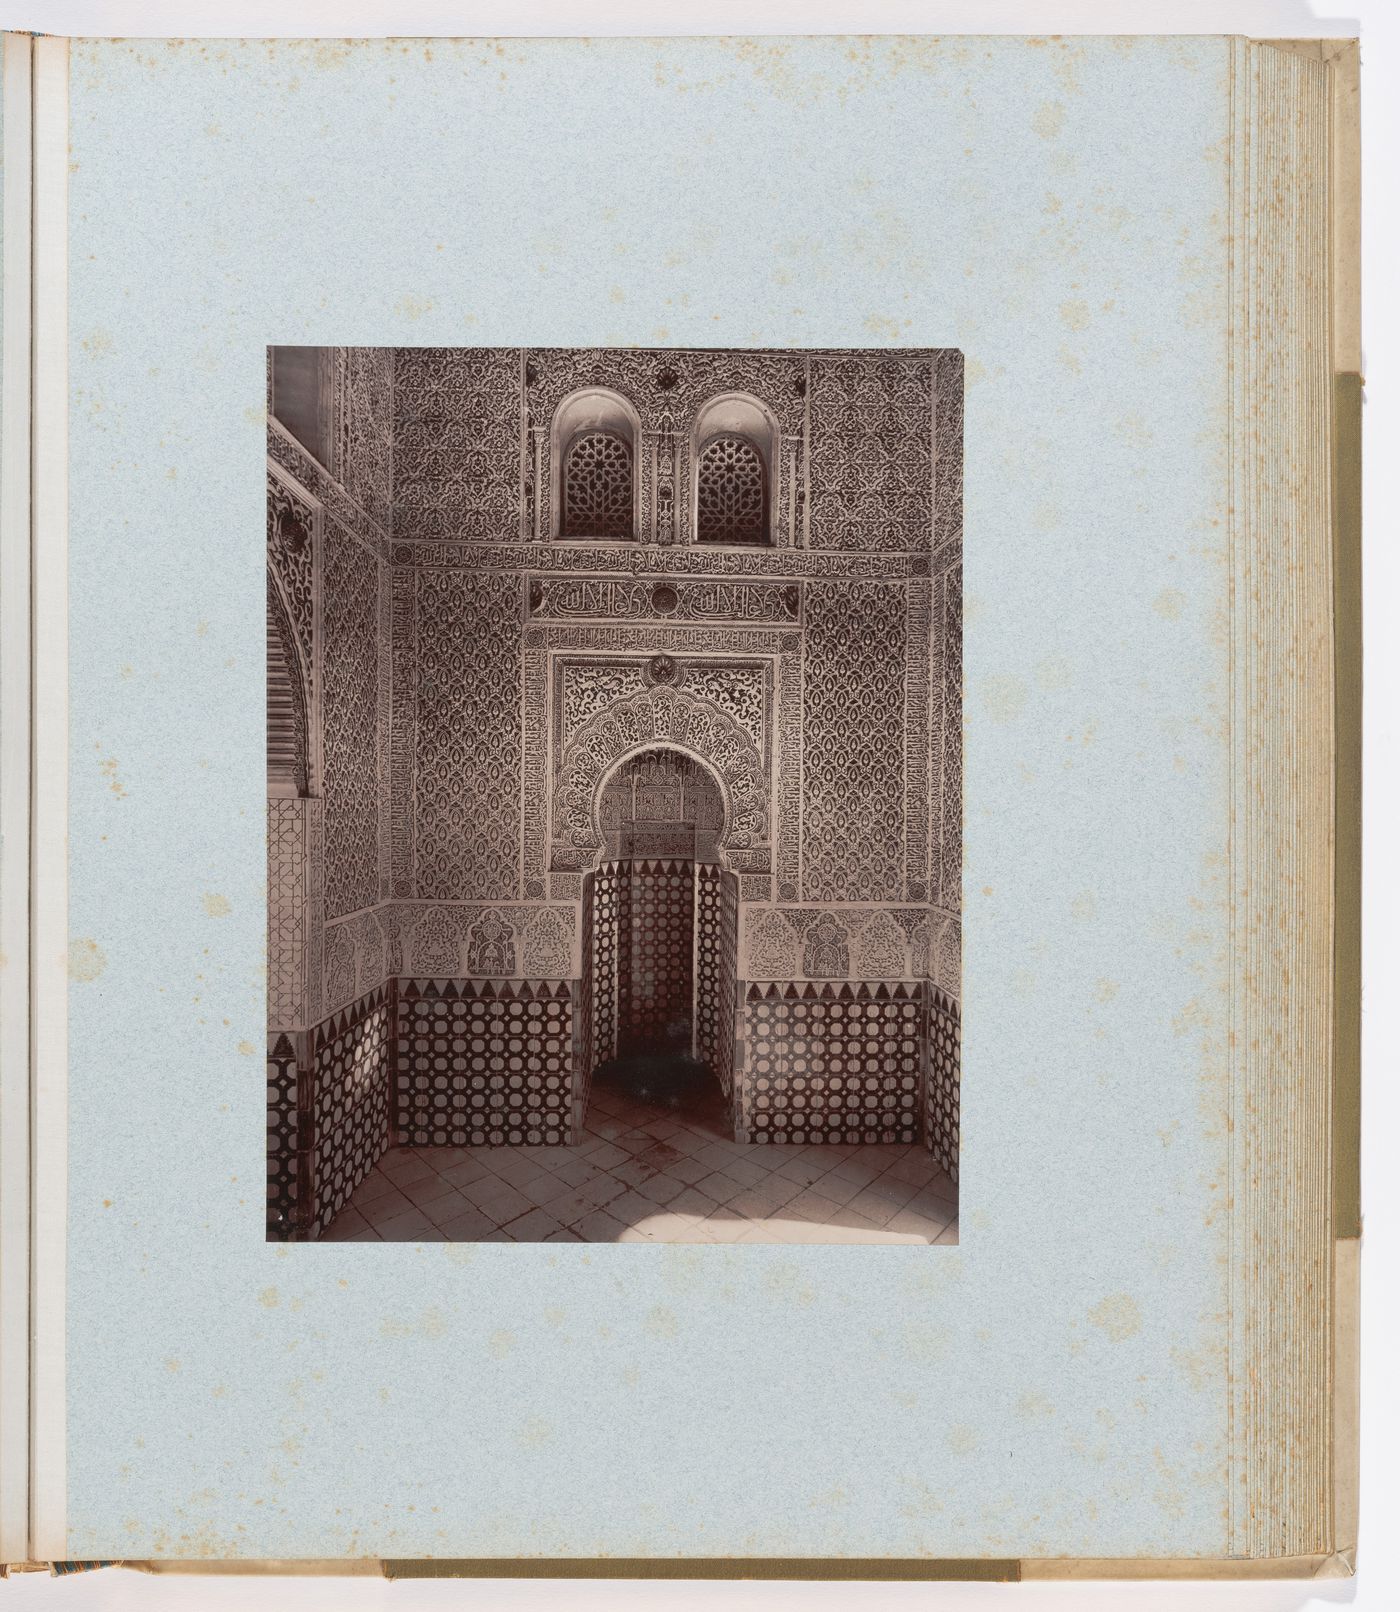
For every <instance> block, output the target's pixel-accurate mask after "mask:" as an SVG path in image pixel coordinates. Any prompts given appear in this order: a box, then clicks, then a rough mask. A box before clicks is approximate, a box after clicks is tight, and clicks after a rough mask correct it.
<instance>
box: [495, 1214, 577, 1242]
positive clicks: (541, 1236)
mask: <svg viewBox="0 0 1400 1612" xmlns="http://www.w3.org/2000/svg"><path fill="white" fill-rule="evenodd" d="M502 1230H503V1231H508V1232H509V1233H510V1235H511V1236H512V1237H513V1238H514V1239H515V1240H516V1242H518V1243H542V1242H543V1241H544V1240H545V1238H546V1237H548V1236H549V1234H550V1232H552V1231H563V1230H564V1227H563V1226H562V1225H561V1224H560V1222H559V1221H557V1220H556V1219H555V1218H554V1216H553V1215H552V1214H550V1213H549V1212H548V1210H545V1209H531V1210H530V1211H529V1213H528V1214H523V1215H519V1216H517V1218H516V1219H514V1220H508V1221H506V1223H505V1225H504V1226H503V1227H502Z"/></svg>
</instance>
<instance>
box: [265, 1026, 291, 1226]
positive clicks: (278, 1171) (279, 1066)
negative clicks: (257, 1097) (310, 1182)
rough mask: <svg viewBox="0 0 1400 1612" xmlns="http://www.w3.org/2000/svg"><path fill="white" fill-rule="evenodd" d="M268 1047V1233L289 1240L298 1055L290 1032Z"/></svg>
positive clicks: (273, 1040) (271, 1041)
mask: <svg viewBox="0 0 1400 1612" xmlns="http://www.w3.org/2000/svg"><path fill="white" fill-rule="evenodd" d="M268 1042H269V1045H268V1049H267V1235H268V1237H269V1239H270V1240H272V1241H274V1242H287V1241H288V1240H289V1239H290V1238H291V1236H292V1234H293V1232H294V1231H295V1229H296V1210H297V1055H296V1048H295V1047H294V1046H293V1044H292V1039H291V1037H290V1036H288V1035H285V1034H282V1033H280V1032H279V1033H277V1034H275V1035H272V1036H269V1038H268Z"/></svg>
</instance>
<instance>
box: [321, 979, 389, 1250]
mask: <svg viewBox="0 0 1400 1612" xmlns="http://www.w3.org/2000/svg"><path fill="white" fill-rule="evenodd" d="M391 1003H392V992H391V990H390V989H389V988H387V987H385V986H383V985H381V986H378V987H377V988H376V989H375V990H373V991H369V992H367V993H366V994H365V995H364V996H362V997H360V998H359V1000H358V1001H356V1002H354V1003H352V1004H351V1005H350V1006H349V1007H348V1008H346V1009H344V1010H343V1011H342V1012H340V1013H337V1014H335V1015H334V1016H333V1017H331V1018H329V1019H327V1020H326V1021H325V1023H324V1024H321V1025H319V1026H318V1027H317V1029H316V1030H315V1031H314V1032H313V1034H312V1042H311V1045H312V1058H313V1063H312V1098H311V1105H310V1107H311V1121H312V1133H311V1136H310V1137H309V1138H306V1139H305V1145H306V1146H307V1147H308V1149H309V1152H310V1180H311V1182H312V1184H313V1194H312V1203H311V1205H310V1206H309V1208H310V1214H309V1217H308V1218H309V1223H310V1226H311V1230H312V1233H313V1235H316V1236H319V1235H320V1233H321V1232H322V1231H324V1230H325V1228H326V1227H327V1226H328V1225H330V1223H331V1221H332V1220H333V1219H334V1218H335V1216H336V1215H337V1214H338V1213H339V1211H340V1209H341V1207H342V1205H343V1204H344V1203H345V1201H346V1200H347V1199H348V1198H349V1196H350V1194H351V1193H352V1192H354V1190H355V1188H356V1187H357V1186H359V1184H360V1182H361V1181H363V1180H364V1178H365V1176H366V1175H367V1174H368V1173H369V1172H370V1170H372V1169H373V1168H374V1166H375V1164H376V1163H377V1162H378V1160H379V1156H380V1155H381V1154H382V1153H383V1151H384V1149H385V1148H386V1147H387V1146H388V1145H389V1140H390V1137H389V1029H390V1010H391Z"/></svg>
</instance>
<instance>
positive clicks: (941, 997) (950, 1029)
mask: <svg viewBox="0 0 1400 1612" xmlns="http://www.w3.org/2000/svg"><path fill="white" fill-rule="evenodd" d="M927 989H928V1031H927V1035H928V1078H927V1087H926V1093H925V1099H924V1100H925V1104H926V1107H925V1113H924V1134H925V1137H926V1139H927V1141H928V1147H929V1152H930V1153H932V1154H933V1156H934V1158H935V1159H937V1160H938V1162H939V1163H940V1164H941V1165H942V1166H943V1168H944V1169H945V1170H946V1171H947V1172H948V1175H949V1176H950V1178H951V1179H952V1180H953V1181H956V1180H957V1179H958V1152H959V1150H960V1148H961V1146H962V1120H961V1105H960V1101H959V1085H960V1066H961V1061H962V1047H961V1042H962V1015H961V1013H960V1012H959V1010H958V1004H957V1001H956V1000H955V999H954V998H953V997H951V996H949V995H948V993H947V992H946V991H942V990H940V989H939V988H938V987H937V986H936V985H932V984H930V985H929V986H928V988H927Z"/></svg>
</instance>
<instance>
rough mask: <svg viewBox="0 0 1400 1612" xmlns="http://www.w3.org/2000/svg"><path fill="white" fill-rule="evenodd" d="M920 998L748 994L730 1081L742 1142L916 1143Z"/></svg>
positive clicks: (878, 989) (877, 992) (794, 990)
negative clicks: (736, 1070) (739, 1064)
mask: <svg viewBox="0 0 1400 1612" xmlns="http://www.w3.org/2000/svg"><path fill="white" fill-rule="evenodd" d="M923 990H924V987H923V986H922V985H918V984H911V985H905V984H899V985H884V984H880V985H874V984H859V985H852V984H841V985H816V984H803V985H798V984H790V985H777V984H769V985H749V986H748V987H747V989H746V992H745V1002H744V1007H743V1015H744V1023H743V1030H742V1040H743V1048H744V1053H743V1059H744V1061H743V1072H742V1074H741V1076H740V1079H739V1092H740V1112H739V1123H740V1126H741V1127H742V1129H743V1132H744V1134H745V1135H746V1136H747V1138H748V1139H749V1140H751V1141H755V1142H764V1141H766V1142H788V1143H807V1142H844V1143H859V1142H866V1143H875V1142H881V1143H911V1142H917V1141H919V1140H920V1132H921V1130H922V1120H923V1115H922V1114H921V1113H920V1107H921V1097H922V1085H923V1082H922V1079H921V1073H922V1071H921V1068H920V1063H921V1048H920V1042H921V1039H922V1030H923V1024H922V1019H923Z"/></svg>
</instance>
